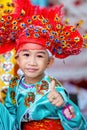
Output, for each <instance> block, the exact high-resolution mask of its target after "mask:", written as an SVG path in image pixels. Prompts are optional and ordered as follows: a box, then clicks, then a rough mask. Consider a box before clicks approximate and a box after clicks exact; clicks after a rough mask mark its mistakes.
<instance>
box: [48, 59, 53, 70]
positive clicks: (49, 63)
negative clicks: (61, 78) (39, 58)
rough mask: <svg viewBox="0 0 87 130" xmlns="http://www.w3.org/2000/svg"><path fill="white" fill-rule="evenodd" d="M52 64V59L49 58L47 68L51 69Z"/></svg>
mask: <svg viewBox="0 0 87 130" xmlns="http://www.w3.org/2000/svg"><path fill="white" fill-rule="evenodd" d="M53 63H54V57H50V58H49V61H48V65H47V68H49V67H51V66H52V64H53Z"/></svg>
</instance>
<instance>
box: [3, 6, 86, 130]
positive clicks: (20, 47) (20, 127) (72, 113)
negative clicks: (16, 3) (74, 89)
mask: <svg viewBox="0 0 87 130" xmlns="http://www.w3.org/2000/svg"><path fill="white" fill-rule="evenodd" d="M34 8H35V7H34ZM38 9H39V8H38ZM55 10H56V11H58V10H59V11H58V12H59V14H55V12H54V11H55ZM55 10H51V11H50V12H51V14H55V16H54V19H53V18H51V17H50V16H49V17H48V19H46V18H44V15H45V14H44V15H33V16H32V17H31V15H29V17H28V16H26V17H24V15H23V14H21V15H20V17H19V16H18V17H17V16H16V15H17V14H16V15H15V14H14V16H13V18H12V16H11V17H10V16H9V17H8V16H7V17H5V19H6V20H7V24H6V23H4V24H2V21H1V25H4V26H5V28H6V29H4V30H3V28H1V34H3V35H5V36H4V37H6V38H7V36H8V38H7V39H6V40H7V41H10V43H11V41H12V40H13V41H15V40H16V42H15V49H16V56H15V58H16V60H17V64H18V65H19V67H20V69H21V70H22V71H23V74H24V75H23V76H22V77H14V78H13V79H12V80H11V82H10V84H9V88H8V92H7V96H6V99H5V104H4V105H2V104H1V103H0V128H1V130H42V129H43V130H57V129H58V130H76V129H78V130H85V129H86V121H85V119H84V117H83V116H82V114H81V113H80V111H79V108H78V107H77V106H76V105H75V104H74V103H73V102H72V101H71V100H70V99H69V97H68V94H67V92H66V91H65V89H64V88H63V87H62V85H61V84H60V83H59V82H58V81H57V80H56V79H55V78H53V77H51V76H49V75H46V74H45V70H46V69H47V68H48V67H51V65H52V64H53V62H54V58H53V55H54V56H56V57H57V58H65V57H67V56H69V55H71V54H77V53H79V50H80V48H81V45H82V43H83V42H82V41H83V40H82V37H81V35H80V34H79V33H78V31H77V30H76V29H75V28H73V27H72V26H65V25H63V24H62V23H61V22H60V20H59V17H60V15H61V13H60V8H59V7H58V8H57V7H56V8H55ZM22 11H23V10H22ZM35 11H36V10H35ZM39 11H40V10H39ZM44 11H45V10H44ZM46 11H47V9H46ZM37 12H38V11H37ZM42 12H43V10H42ZM31 13H32V11H31ZM46 13H48V14H49V11H48V12H46ZM14 17H16V18H15V19H14ZM22 17H23V18H22ZM9 18H10V19H9ZM50 19H51V20H50ZM48 20H50V21H48ZM4 22H5V21H4ZM52 23H53V24H52ZM9 24H11V25H9ZM52 25H53V26H52ZM8 27H12V28H8ZM17 28H18V29H17ZM7 30H8V32H7V33H3V31H7ZM15 30H16V31H15ZM21 30H22V31H21ZM9 32H10V33H9ZM15 32H16V33H15ZM15 34H17V38H15V37H16V35H15ZM4 37H2V39H1V41H2V42H3V39H4ZM14 38H15V40H14ZM2 113H3V114H2Z"/></svg>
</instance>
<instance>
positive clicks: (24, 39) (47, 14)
mask: <svg viewBox="0 0 87 130" xmlns="http://www.w3.org/2000/svg"><path fill="white" fill-rule="evenodd" d="M15 5H16V7H15V12H14V13H13V14H8V15H4V16H2V17H1V18H0V53H3V52H6V51H9V50H10V49H11V48H13V47H15V48H16V51H18V49H19V48H20V47H21V46H23V45H24V44H25V43H36V44H40V45H42V46H44V47H45V48H47V49H48V50H50V52H51V53H52V54H53V55H54V56H55V57H57V58H65V57H67V56H69V55H74V54H79V53H80V50H81V48H82V45H83V37H82V36H81V34H80V33H79V32H78V30H77V26H78V24H76V25H75V26H70V25H67V24H66V23H63V22H62V12H61V8H62V5H61V6H56V7H54V8H40V7H39V6H33V5H31V3H30V2H29V0H22V1H21V0H15ZM27 7H28V8H27Z"/></svg>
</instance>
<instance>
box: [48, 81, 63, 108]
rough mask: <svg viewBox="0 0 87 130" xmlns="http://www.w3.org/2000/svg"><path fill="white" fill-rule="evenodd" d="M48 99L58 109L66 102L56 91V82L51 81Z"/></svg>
mask: <svg viewBox="0 0 87 130" xmlns="http://www.w3.org/2000/svg"><path fill="white" fill-rule="evenodd" d="M48 99H49V101H50V102H51V103H52V104H53V105H55V106H57V107H61V106H62V105H63V104H64V100H63V98H62V96H61V95H60V94H59V93H58V92H57V91H56V89H55V81H54V80H52V81H51V85H50V92H49V94H48Z"/></svg>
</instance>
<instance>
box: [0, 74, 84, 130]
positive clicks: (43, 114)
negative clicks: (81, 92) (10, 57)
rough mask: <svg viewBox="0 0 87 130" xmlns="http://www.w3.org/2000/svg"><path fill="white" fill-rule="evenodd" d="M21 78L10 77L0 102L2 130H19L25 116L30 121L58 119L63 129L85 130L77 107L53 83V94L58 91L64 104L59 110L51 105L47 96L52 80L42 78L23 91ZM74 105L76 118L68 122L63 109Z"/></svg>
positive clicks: (47, 77) (82, 118)
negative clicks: (54, 89) (5, 94)
mask: <svg viewBox="0 0 87 130" xmlns="http://www.w3.org/2000/svg"><path fill="white" fill-rule="evenodd" d="M22 79H23V77H22V78H21V79H17V78H13V79H12V81H11V82H10V85H9V88H8V92H7V96H6V99H5V104H4V105H2V104H1V103H0V129H1V130H21V122H22V121H23V119H24V115H26V113H27V112H28V113H29V116H28V117H26V118H27V121H29V120H42V119H44V118H50V119H60V121H61V124H62V126H63V127H64V130H86V121H85V119H84V117H83V115H82V114H81V112H80V110H79V108H78V107H77V106H76V105H75V104H74V103H73V102H72V101H71V100H70V99H69V97H68V95H67V93H66V91H65V89H64V88H63V87H62V85H61V84H60V83H59V82H57V81H56V79H54V80H55V81H56V87H55V88H56V91H57V92H59V93H60V94H61V95H62V97H63V99H64V102H65V105H64V106H62V107H60V108H58V107H56V106H54V105H52V104H51V103H50V102H49V100H48V98H47V94H48V93H49V91H50V88H49V84H50V82H51V80H52V79H53V78H52V77H50V76H45V77H44V78H43V79H42V80H41V81H40V82H38V83H36V84H34V85H30V86H29V88H26V87H25V88H23V86H22V85H21V81H22ZM69 105H71V106H73V108H74V111H75V117H74V118H71V119H68V118H67V116H66V115H65V114H64V110H65V108H66V106H69Z"/></svg>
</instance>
